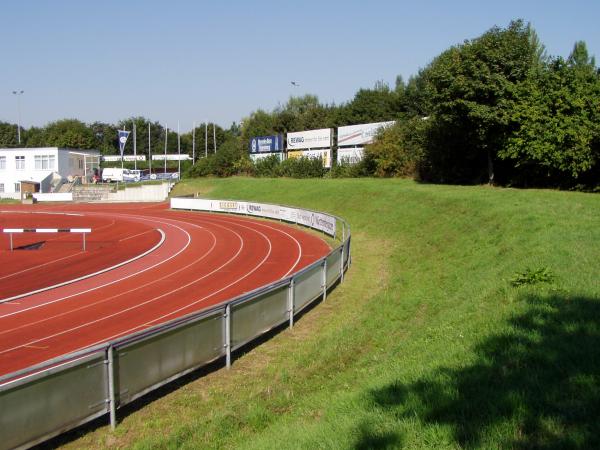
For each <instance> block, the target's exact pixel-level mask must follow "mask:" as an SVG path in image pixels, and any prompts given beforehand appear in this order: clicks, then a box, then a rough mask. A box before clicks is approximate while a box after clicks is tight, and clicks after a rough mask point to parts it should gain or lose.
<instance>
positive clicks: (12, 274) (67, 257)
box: [0, 252, 83, 280]
mask: <svg viewBox="0 0 600 450" xmlns="http://www.w3.org/2000/svg"><path fill="white" fill-rule="evenodd" d="M82 253H83V252H77V253H73V254H72V255H69V256H63V257H62V258H58V259H53V260H52V261H48V262H46V263H44V264H38V265H37V266H32V267H28V268H27V269H23V270H20V271H19V272H13V273H9V274H8V275H4V276H3V277H0V280H4V279H6V278H10V277H14V276H15V275H20V274H22V273H25V272H29V271H30V270H34V269H39V268H40V267H44V266H47V265H50V264H54V263H57V262H59V261H63V260H65V259H69V258H73V257H74V256H77V255H81V254H82Z"/></svg>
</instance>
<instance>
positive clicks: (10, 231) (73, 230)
mask: <svg viewBox="0 0 600 450" xmlns="http://www.w3.org/2000/svg"><path fill="white" fill-rule="evenodd" d="M2 231H3V232H4V233H8V235H9V238H10V251H11V252H12V251H13V234H14V233H81V236H82V243H83V251H84V252H85V235H86V234H87V233H91V232H92V229H91V228H4V230H2Z"/></svg>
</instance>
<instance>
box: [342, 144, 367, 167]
mask: <svg viewBox="0 0 600 450" xmlns="http://www.w3.org/2000/svg"><path fill="white" fill-rule="evenodd" d="M364 154H365V149H364V148H362V147H351V148H338V151H337V162H338V163H340V164H341V163H342V162H344V163H347V164H356V163H357V162H359V161H361V160H362V159H363V156H364Z"/></svg>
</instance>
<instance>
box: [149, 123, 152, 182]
mask: <svg viewBox="0 0 600 450" xmlns="http://www.w3.org/2000/svg"><path fill="white" fill-rule="evenodd" d="M150 139H151V136H150V122H148V168H149V169H150V170H149V172H148V175H152V145H150Z"/></svg>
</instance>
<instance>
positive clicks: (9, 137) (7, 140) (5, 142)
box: [0, 122, 25, 147]
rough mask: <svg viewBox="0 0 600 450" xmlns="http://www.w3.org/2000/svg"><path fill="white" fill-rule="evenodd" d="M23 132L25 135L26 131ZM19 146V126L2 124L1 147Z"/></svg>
mask: <svg viewBox="0 0 600 450" xmlns="http://www.w3.org/2000/svg"><path fill="white" fill-rule="evenodd" d="M21 131H22V132H23V135H24V134H25V133H24V130H21ZM22 137H24V136H22ZM17 145H18V140H17V126H16V125H15V124H12V123H8V122H0V147H16V146H17Z"/></svg>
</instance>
